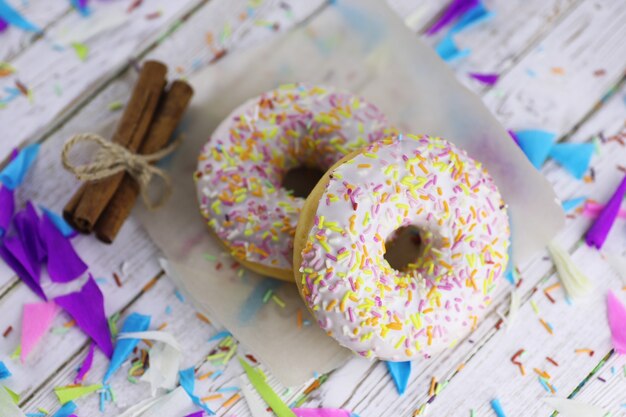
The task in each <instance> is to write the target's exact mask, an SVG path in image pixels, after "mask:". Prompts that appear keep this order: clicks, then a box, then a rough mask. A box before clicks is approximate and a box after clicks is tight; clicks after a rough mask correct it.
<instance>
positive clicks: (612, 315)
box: [606, 291, 626, 355]
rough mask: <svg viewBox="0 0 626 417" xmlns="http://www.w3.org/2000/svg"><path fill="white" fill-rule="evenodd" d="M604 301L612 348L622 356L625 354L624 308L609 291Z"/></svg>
mask: <svg viewBox="0 0 626 417" xmlns="http://www.w3.org/2000/svg"><path fill="white" fill-rule="evenodd" d="M606 301H607V316H608V320H609V328H610V329H611V340H612V342H613V348H615V352H617V353H618V354H620V355H624V354H626V326H625V325H624V324H625V323H626V307H624V305H623V304H622V303H621V302H620V300H619V298H617V296H616V295H615V294H614V293H613V291H609V293H608V295H607V300H606Z"/></svg>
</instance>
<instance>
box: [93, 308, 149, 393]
mask: <svg viewBox="0 0 626 417" xmlns="http://www.w3.org/2000/svg"><path fill="white" fill-rule="evenodd" d="M148 327H150V316H144V315H143V314H139V313H133V314H131V315H130V316H128V317H127V318H126V320H125V321H124V324H123V325H122V330H120V332H121V333H129V332H143V331H145V330H147V329H148ZM138 343H139V339H118V341H117V343H116V344H115V350H114V351H113V357H112V358H111V362H110V363H109V369H107V371H106V374H104V378H103V381H104V382H105V383H106V382H108V380H109V378H111V377H112V376H113V374H114V373H115V372H116V371H117V370H118V369H119V368H120V366H122V363H124V361H125V360H126V359H127V358H128V357H129V356H130V354H131V353H132V352H133V349H135V346H137V344H138Z"/></svg>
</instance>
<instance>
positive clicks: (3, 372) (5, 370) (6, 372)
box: [0, 361, 11, 379]
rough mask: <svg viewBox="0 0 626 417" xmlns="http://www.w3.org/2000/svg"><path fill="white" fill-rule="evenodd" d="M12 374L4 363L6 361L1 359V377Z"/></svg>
mask: <svg viewBox="0 0 626 417" xmlns="http://www.w3.org/2000/svg"><path fill="white" fill-rule="evenodd" d="M10 376H11V371H9V368H7V366H6V365H5V364H4V362H2V361H0V379H6V378H8V377H10Z"/></svg>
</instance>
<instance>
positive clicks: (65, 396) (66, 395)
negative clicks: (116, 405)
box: [54, 384, 102, 404]
mask: <svg viewBox="0 0 626 417" xmlns="http://www.w3.org/2000/svg"><path fill="white" fill-rule="evenodd" d="M101 388H102V384H94V385H88V386H82V385H79V386H67V387H58V388H55V389H54V393H55V394H56V396H57V398H58V399H59V402H60V403H61V404H67V403H68V402H70V401H74V400H76V399H78V398H82V397H85V396H87V395H89V394H91V393H94V392H96V391H98V390H99V389H101Z"/></svg>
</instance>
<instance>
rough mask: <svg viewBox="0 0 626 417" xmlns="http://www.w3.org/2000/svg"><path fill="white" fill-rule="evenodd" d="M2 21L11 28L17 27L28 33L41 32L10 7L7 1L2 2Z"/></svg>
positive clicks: (0, 8)
mask: <svg viewBox="0 0 626 417" xmlns="http://www.w3.org/2000/svg"><path fill="white" fill-rule="evenodd" d="M0 19H2V20H3V21H5V22H6V23H8V24H9V25H11V26H15V27H17V28H20V29H22V30H25V31H27V32H35V33H40V32H41V29H39V28H38V27H37V26H35V25H34V24H32V23H31V22H29V21H28V20H26V19H25V18H24V17H23V16H22V15H21V14H20V13H19V12H18V11H17V10H15V9H14V8H12V7H11V6H9V5H8V4H7V2H6V1H5V0H0Z"/></svg>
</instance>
